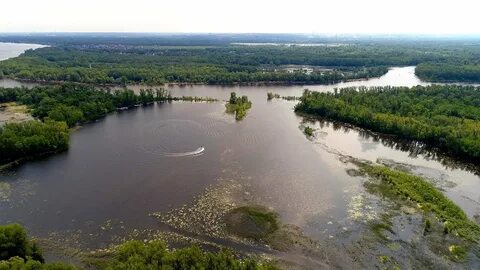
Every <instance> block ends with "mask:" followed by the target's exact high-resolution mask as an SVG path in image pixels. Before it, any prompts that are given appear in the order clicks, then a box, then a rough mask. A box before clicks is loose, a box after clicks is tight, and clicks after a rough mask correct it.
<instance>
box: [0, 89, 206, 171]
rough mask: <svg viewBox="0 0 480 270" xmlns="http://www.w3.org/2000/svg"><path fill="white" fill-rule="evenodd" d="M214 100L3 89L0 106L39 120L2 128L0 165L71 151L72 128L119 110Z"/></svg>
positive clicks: (153, 93) (152, 93)
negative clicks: (11, 105)
mask: <svg viewBox="0 0 480 270" xmlns="http://www.w3.org/2000/svg"><path fill="white" fill-rule="evenodd" d="M170 100H185V101H215V99H211V98H202V97H172V96H171V94H170V93H169V92H167V91H166V90H165V89H156V90H153V89H147V90H141V91H140V93H139V94H138V95H137V94H135V93H134V92H133V91H132V90H121V91H114V92H109V91H99V90H97V89H95V88H93V87H89V86H80V85H71V84H70V85H60V86H41V87H34V88H32V89H26V88H0V103H3V102H18V103H20V104H25V105H27V107H28V108H29V110H30V112H31V114H32V115H33V116H34V117H36V118H37V119H39V120H40V121H36V120H32V121H28V122H23V123H9V124H6V125H4V126H3V127H0V163H5V162H9V161H12V160H16V159H19V158H26V157H32V156H37V155H43V154H48V153H54V152H60V151H64V150H66V149H68V141H69V130H68V128H69V127H73V126H75V125H77V124H82V123H85V122H91V121H95V120H97V119H99V118H101V117H103V116H105V115H106V114H107V113H110V112H113V111H115V110H116V109H120V108H122V109H123V108H130V107H133V106H138V105H147V104H151V103H153V102H155V101H170Z"/></svg>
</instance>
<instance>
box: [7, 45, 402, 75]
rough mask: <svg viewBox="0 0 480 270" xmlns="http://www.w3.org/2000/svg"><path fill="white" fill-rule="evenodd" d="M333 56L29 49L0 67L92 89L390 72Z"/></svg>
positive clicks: (286, 51)
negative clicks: (309, 69)
mask: <svg viewBox="0 0 480 270" xmlns="http://www.w3.org/2000/svg"><path fill="white" fill-rule="evenodd" d="M326 48H328V47H326ZM337 50H338V49H337ZM353 51H355V49H353ZM333 52H334V51H331V50H330V49H327V50H326V51H324V50H313V49H303V48H301V47H300V48H290V47H280V48H277V47H276V46H273V47H271V46H270V47H269V46H267V47H265V48H250V47H248V46H232V47H214V48H209V47H193V48H182V47H179V48H177V47H167V48H163V47H151V48H145V47H140V48H138V47H133V48H129V47H127V48H124V47H123V46H120V48H118V47H117V46H108V47H106V48H104V47H100V48H98V47H97V46H94V47H91V46H89V47H86V48H84V47H82V46H77V47H47V48H41V49H37V50H33V51H32V50H30V51H27V52H26V53H24V54H23V55H21V56H20V57H17V58H13V59H9V60H6V61H2V62H0V76H4V77H10V78H17V79H24V80H32V81H70V82H81V83H92V84H127V83H145V84H162V83H207V84H233V83H257V82H264V83H276V82H277V83H279V82H281V83H305V84H313V83H317V84H318V83H320V84H330V83H335V82H339V81H345V80H352V79H360V78H370V77H378V76H380V75H383V74H384V73H386V72H387V68H386V67H384V66H378V65H388V64H389V63H383V62H382V63H375V62H374V60H373V59H375V58H373V57H371V58H369V59H364V58H365V57H366V56H365V55H360V56H354V57H352V58H349V57H348V56H345V55H343V56H342V55H341V54H342V53H346V54H350V53H352V50H351V49H343V50H341V51H339V52H337V53H336V55H332V56H330V54H333ZM320 53H321V54H320ZM372 61H373V63H370V62H372ZM405 63H406V64H408V63H407V62H405ZM282 65H316V66H318V65H321V66H324V65H327V66H332V65H333V67H331V68H328V69H320V70H314V71H313V72H311V73H308V72H304V71H302V70H298V71H287V70H284V69H282V68H281V66H282Z"/></svg>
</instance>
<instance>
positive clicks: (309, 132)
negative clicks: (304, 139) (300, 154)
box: [303, 126, 315, 137]
mask: <svg viewBox="0 0 480 270" xmlns="http://www.w3.org/2000/svg"><path fill="white" fill-rule="evenodd" d="M314 132H315V129H313V128H311V127H309V126H306V127H305V128H304V129H303V133H305V135H307V136H308V137H312V136H314V135H315V133H314Z"/></svg>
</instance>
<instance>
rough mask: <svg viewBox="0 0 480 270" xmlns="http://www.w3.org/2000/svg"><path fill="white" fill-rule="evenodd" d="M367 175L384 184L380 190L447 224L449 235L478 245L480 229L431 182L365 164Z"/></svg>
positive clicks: (446, 230) (364, 169) (446, 231)
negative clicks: (413, 204) (414, 205)
mask: <svg viewBox="0 0 480 270" xmlns="http://www.w3.org/2000/svg"><path fill="white" fill-rule="evenodd" d="M361 169H362V171H363V172H365V173H366V174H368V175H369V176H371V177H374V178H376V179H379V180H381V181H382V184H384V187H382V188H380V190H383V191H385V193H383V194H386V195H388V196H396V197H397V198H401V199H404V200H408V201H411V202H414V203H416V204H417V205H418V206H419V208H421V209H422V210H424V211H425V212H431V213H433V214H434V215H435V216H436V217H437V218H438V220H440V221H441V222H442V223H443V226H444V232H445V233H453V234H455V235H457V236H459V237H460V238H462V239H464V240H468V241H472V242H475V243H479V242H480V226H479V225H478V224H476V223H475V222H473V221H472V220H470V219H469V218H468V216H467V215H466V214H465V212H463V210H462V209H461V208H460V207H459V206H457V205H456V204H455V203H453V202H452V201H451V200H450V199H448V198H447V197H446V196H445V195H444V194H443V193H442V192H441V191H439V190H438V189H437V188H436V187H435V186H433V185H432V184H431V183H429V182H427V181H426V180H424V179H423V178H421V177H418V176H415V175H412V174H409V173H406V172H401V171H396V170H392V169H389V168H387V167H384V166H377V165H368V164H363V165H361Z"/></svg>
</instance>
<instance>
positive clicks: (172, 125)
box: [0, 68, 480, 233]
mask: <svg viewBox="0 0 480 270" xmlns="http://www.w3.org/2000/svg"><path fill="white" fill-rule="evenodd" d="M411 72H412V68H396V69H392V70H391V71H390V73H388V74H387V75H385V76H383V77H381V78H378V79H372V80H369V81H359V82H355V83H353V82H351V83H343V84H340V85H341V86H345V85H380V84H389V81H388V78H392V83H395V82H396V79H397V78H402V79H403V80H407V79H408V76H412V73H411ZM412 79H413V80H412V81H406V82H405V84H406V85H412V84H413V83H416V82H418V79H417V78H415V77H414V76H413V78H412ZM333 87H334V86H311V87H309V88H311V89H314V90H320V91H325V90H331V89H332V88H333ZM171 90H172V92H173V94H174V95H178V96H181V95H197V96H210V97H215V98H219V99H227V98H228V96H229V93H230V92H232V91H235V92H237V94H238V95H248V96H249V98H250V99H251V100H252V101H253V104H254V105H253V108H252V109H251V110H250V111H249V113H248V116H247V118H246V119H245V120H243V121H242V122H235V121H233V119H232V116H230V115H226V114H225V113H224V106H223V104H222V103H213V104H205V103H173V104H158V105H154V106H151V107H145V108H138V109H134V110H128V111H124V112H121V113H117V114H112V115H109V116H108V117H106V118H105V119H102V120H100V121H98V122H97V123H92V124H88V125H86V126H85V127H83V128H81V129H80V130H78V131H75V132H74V133H73V134H72V138H71V147H70V150H69V151H68V152H66V153H63V154H59V155H56V156H53V157H49V158H47V159H44V160H41V161H35V162H29V163H28V164H25V165H23V166H21V167H20V168H18V169H16V170H14V171H13V172H11V174H10V175H8V176H3V177H2V178H3V179H4V180H6V181H8V182H9V183H10V184H11V187H12V195H11V196H10V201H9V202H3V203H1V204H0V210H1V211H2V216H1V218H0V222H1V223H5V222H22V223H23V224H25V225H26V226H27V227H28V228H30V229H31V230H33V231H36V232H38V233H46V232H49V231H52V230H62V229H72V228H81V227H82V226H84V224H91V223H102V222H104V221H105V220H108V219H119V220H122V221H124V222H125V223H127V224H132V226H137V225H142V223H145V224H149V222H150V221H149V217H148V214H149V213H151V212H153V211H165V210H168V209H170V208H173V207H178V206H180V205H182V204H185V203H188V202H189V201H191V199H192V197H193V196H194V195H199V194H200V193H201V192H202V191H203V189H204V188H205V187H207V186H208V185H209V184H211V183H213V182H214V181H215V179H217V178H219V177H221V176H222V172H223V171H224V170H225V169H228V168H229V166H232V165H231V164H235V166H236V168H237V170H239V171H241V173H242V174H244V175H246V176H248V177H250V178H251V179H253V180H252V183H253V184H254V185H255V188H254V190H255V191H256V193H257V194H256V196H257V197H259V198H261V201H262V202H265V203H266V204H268V205H269V206H271V207H273V208H275V209H276V210H277V211H279V212H280V213H281V214H282V219H283V220H284V221H285V222H288V223H292V224H296V225H299V226H301V227H305V226H307V225H308V224H311V223H312V222H313V223H316V222H317V221H318V220H325V217H326V216H327V217H329V218H334V219H344V218H346V206H347V205H348V204H349V202H350V199H351V197H352V194H354V193H355V192H356V191H357V189H358V188H359V186H358V183H357V180H355V179H352V178H351V177H350V176H348V175H347V174H346V173H345V165H343V163H341V162H340V161H338V159H337V158H336V155H335V154H332V153H331V152H332V151H330V150H329V149H333V150H334V151H333V152H341V153H344V154H348V155H352V156H354V157H359V158H365V159H369V160H372V161H375V160H376V159H377V158H385V159H391V160H394V161H396V162H402V163H408V164H412V165H416V166H421V167H422V168H423V169H422V170H423V171H424V172H425V173H427V174H431V175H432V177H438V178H441V179H443V180H449V181H452V182H454V183H455V184H456V186H455V187H453V188H449V189H447V194H448V195H449V196H450V197H451V198H452V199H454V200H455V201H456V202H457V203H459V204H460V205H462V207H463V208H464V209H465V211H466V212H467V213H468V214H469V216H473V215H475V214H477V213H479V211H480V206H479V203H478V202H479V201H480V195H479V193H478V192H477V191H478V190H480V189H479V183H480V178H479V177H478V176H476V175H475V174H473V173H471V172H469V171H468V170H465V169H462V168H456V169H452V168H450V167H448V166H445V165H443V164H442V163H441V162H440V161H435V160H432V159H431V158H429V157H428V156H426V155H422V154H420V155H417V156H412V155H410V154H409V152H405V151H402V150H399V149H395V148H392V147H390V146H386V145H384V144H383V143H382V142H380V141H377V140H375V139H374V138H372V137H370V138H369V137H366V136H365V134H364V133H362V132H359V131H358V130H353V129H344V128H340V129H334V128H333V127H332V125H328V124H327V125H326V126H323V127H322V128H321V132H320V135H319V136H317V138H318V140H317V142H316V143H312V142H311V141H309V140H307V139H306V138H305V136H304V135H303V134H302V132H301V130H300V129H299V125H300V124H301V122H302V118H301V117H299V116H296V115H295V114H294V112H293V106H294V104H295V102H287V101H281V100H274V101H271V102H267V100H266V93H267V92H269V91H273V92H276V93H280V94H281V95H297V96H298V95H300V94H301V92H302V91H303V87H301V86H285V87H279V86H268V87H264V86H258V87H257V86H255V87H254V86H252V87H243V86H236V87H222V86H185V87H179V86H175V87H171ZM316 125H318V123H317V124H316ZM318 127H319V128H320V126H318ZM200 146H204V147H205V149H206V150H205V152H204V153H203V155H200V156H193V157H168V156H165V155H164V153H180V152H190V151H194V150H196V149H197V148H199V147H200ZM325 146H327V147H325ZM326 150H329V151H326ZM319 228H321V229H323V227H321V226H320V227H319Z"/></svg>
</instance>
